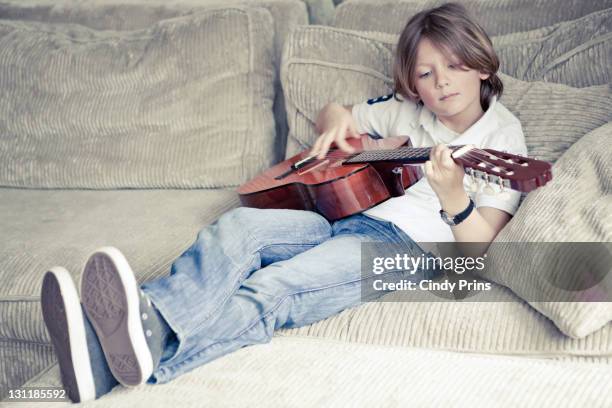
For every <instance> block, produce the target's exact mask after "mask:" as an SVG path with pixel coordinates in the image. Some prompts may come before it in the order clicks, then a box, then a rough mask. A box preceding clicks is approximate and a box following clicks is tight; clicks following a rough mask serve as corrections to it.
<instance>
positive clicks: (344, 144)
mask: <svg viewBox="0 0 612 408" xmlns="http://www.w3.org/2000/svg"><path fill="white" fill-rule="evenodd" d="M336 144H337V145H338V147H339V148H340V149H341V150H342V151H344V152H346V153H353V152H354V151H355V149H353V147H352V146H351V145H349V144H348V143H347V142H346V140H345V139H342V138H340V139H338V140H336Z"/></svg>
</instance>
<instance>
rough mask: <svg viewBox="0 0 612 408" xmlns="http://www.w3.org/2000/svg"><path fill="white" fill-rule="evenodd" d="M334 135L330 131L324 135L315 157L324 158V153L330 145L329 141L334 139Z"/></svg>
mask: <svg viewBox="0 0 612 408" xmlns="http://www.w3.org/2000/svg"><path fill="white" fill-rule="evenodd" d="M335 136H336V135H335V134H334V133H331V132H330V133H328V134H327V135H326V136H325V139H323V142H322V144H321V148H320V149H319V154H318V156H317V159H319V160H322V159H324V158H325V155H326V154H327V151H328V150H329V147H330V146H331V143H332V141H333V140H334V137H335Z"/></svg>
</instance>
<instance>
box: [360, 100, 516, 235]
mask: <svg viewBox="0 0 612 408" xmlns="http://www.w3.org/2000/svg"><path fill="white" fill-rule="evenodd" d="M352 113H353V118H354V119H355V122H356V124H357V130H358V131H359V132H360V133H368V134H370V135H373V136H379V137H387V136H409V137H410V140H411V142H412V145H413V146H414V147H429V146H434V145H436V144H440V143H444V144H453V145H465V144H471V145H475V146H477V147H480V148H490V149H495V150H499V151H505V152H508V153H513V154H519V155H522V156H526V155H527V147H526V146H525V138H524V136H523V130H522V128H521V123H520V122H519V120H518V119H517V118H516V117H515V116H514V115H513V114H512V113H511V112H510V111H509V110H508V109H506V108H505V107H504V106H503V105H502V104H501V103H499V102H497V100H496V98H495V97H494V98H493V99H492V100H491V103H490V105H489V108H488V109H487V111H486V112H485V113H484V115H483V116H482V117H481V118H480V119H479V120H478V121H477V122H476V123H474V124H473V125H472V126H471V127H470V128H469V129H467V130H466V131H465V132H463V133H462V134H459V133H456V132H454V131H452V130H450V129H448V128H447V127H446V126H444V124H442V122H440V121H439V120H438V119H437V117H436V115H435V114H434V113H433V112H431V111H430V110H429V109H427V108H426V107H425V106H423V105H417V104H416V103H414V102H411V101H408V100H405V101H401V102H400V101H397V100H396V99H395V98H394V97H393V96H389V95H387V96H383V97H380V98H376V99H370V100H369V101H367V102H364V103H361V104H358V105H354V106H353V111H352ZM470 183H471V179H470V177H469V176H467V175H466V177H465V178H464V187H465V189H466V191H469V189H468V187H469V185H470ZM496 191H499V188H496ZM470 196H471V197H472V199H473V200H474V202H475V204H476V207H477V208H478V207H493V208H498V209H500V210H503V211H505V212H507V213H509V214H510V215H513V214H514V213H515V212H516V210H517V208H518V204H519V201H520V197H521V194H520V193H519V192H517V191H512V190H508V189H506V192H505V193H504V194H496V195H489V194H486V193H484V192H483V191H482V189H481V191H479V192H478V193H475V194H474V193H470ZM440 208H441V205H440V201H439V200H438V197H437V196H436V193H435V192H434V191H433V190H432V188H431V186H430V185H429V183H428V181H427V178H426V177H423V178H422V179H421V180H419V181H418V182H417V183H415V184H414V185H412V186H411V187H409V188H408V189H406V194H405V195H403V196H401V197H394V198H390V199H389V200H387V201H385V202H383V203H381V204H379V205H377V206H375V207H373V208H371V209H369V210H366V211H364V214H366V215H368V216H370V217H373V218H378V219H382V220H386V221H391V222H393V223H394V224H395V225H397V226H398V227H399V228H401V229H402V230H403V231H404V232H406V234H408V235H409V236H410V237H411V238H412V239H413V240H414V241H416V242H452V241H455V238H454V236H453V233H452V231H451V228H450V226H448V225H446V224H445V223H444V221H442V219H441V218H440V213H439V211H440Z"/></svg>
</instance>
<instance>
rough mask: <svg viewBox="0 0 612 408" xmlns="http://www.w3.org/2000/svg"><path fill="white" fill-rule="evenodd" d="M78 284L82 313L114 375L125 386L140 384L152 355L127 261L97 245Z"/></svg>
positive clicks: (115, 251) (150, 371)
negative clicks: (98, 341) (95, 335)
mask: <svg viewBox="0 0 612 408" xmlns="http://www.w3.org/2000/svg"><path fill="white" fill-rule="evenodd" d="M92 274H94V275H96V276H92ZM116 278H118V279H116ZM80 284H81V297H82V301H83V306H84V308H85V312H86V314H87V316H88V317H89V320H90V322H91V324H92V326H93V327H94V329H95V331H96V333H97V335H98V339H99V340H100V345H101V346H102V350H103V351H104V354H105V356H106V360H107V362H108V365H109V368H110V370H111V372H112V373H113V375H114V377H115V378H116V379H117V381H119V382H120V383H121V384H123V385H125V386H137V385H140V384H143V383H144V382H146V380H147V379H148V378H149V377H150V376H151V374H153V357H152V356H151V351H150V350H149V346H148V344H147V341H146V338H145V334H144V329H143V326H142V321H141V320H140V291H139V288H138V284H137V282H136V278H135V277H134V273H133V272H132V268H131V267H130V265H129V263H128V262H127V260H126V259H125V257H124V256H123V254H122V253H121V252H120V251H119V250H118V249H117V248H114V247H103V248H99V249H97V250H96V251H95V252H94V253H93V254H92V255H91V256H90V257H89V260H88V261H87V264H86V266H85V270H84V271H83V274H82V275H81V282H80ZM134 362H135V364H136V365H133V363H134Z"/></svg>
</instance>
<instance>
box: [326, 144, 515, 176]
mask: <svg viewBox="0 0 612 408" xmlns="http://www.w3.org/2000/svg"><path fill="white" fill-rule="evenodd" d="M402 150H415V151H418V152H423V153H426V152H427V151H429V152H431V147H416V148H415V147H402V148H399V149H383V150H370V151H366V152H367V153H368V154H370V155H375V154H376V153H382V154H385V153H393V152H396V153H400V152H401V151H402ZM423 155H424V154H419V155H417V156H423ZM481 155H482V156H481ZM345 156H346V153H345V152H343V151H341V150H340V149H334V151H332V152H331V153H329V154H328V155H327V158H328V159H330V158H331V159H337V158H343V157H345ZM463 156H465V157H468V158H470V159H473V160H477V161H480V162H484V163H486V164H488V165H491V166H493V167H498V168H502V166H500V165H498V164H496V163H494V162H492V161H490V160H491V159H492V160H499V161H505V162H506V163H505V164H512V162H510V163H508V162H507V161H506V160H505V159H502V158H500V157H497V156H496V155H495V154H493V153H490V152H487V151H486V150H483V149H480V148H476V147H474V148H472V149H470V150H468V151H467V152H466V153H464V154H463ZM483 156H484V157H483ZM471 167H475V166H471ZM485 168H486V167H485ZM504 170H505V171H506V173H507V170H506V169H504Z"/></svg>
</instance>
